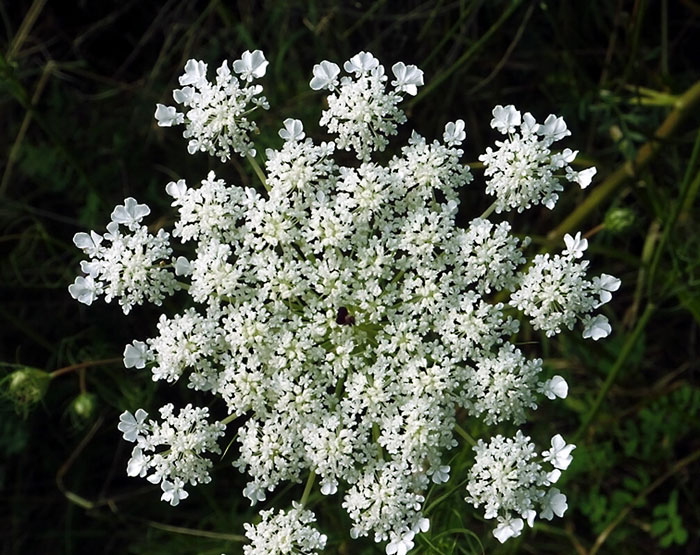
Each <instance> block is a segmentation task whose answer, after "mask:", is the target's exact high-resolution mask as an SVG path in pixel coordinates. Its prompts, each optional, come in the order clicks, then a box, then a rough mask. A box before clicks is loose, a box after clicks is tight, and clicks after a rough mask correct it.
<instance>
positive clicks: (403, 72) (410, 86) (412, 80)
mask: <svg viewBox="0 0 700 555" xmlns="http://www.w3.org/2000/svg"><path fill="white" fill-rule="evenodd" d="M391 71H392V73H393V74H394V76H395V77H396V79H395V80H394V81H392V82H391V84H392V85H393V86H394V87H396V90H397V91H403V92H406V93H408V94H410V95H411V96H415V95H416V94H417V93H418V87H422V86H423V72H422V71H421V70H420V69H418V68H417V67H416V66H414V65H409V66H407V65H406V64H404V63H403V62H396V63H395V64H394V65H393V66H392V67H391Z"/></svg>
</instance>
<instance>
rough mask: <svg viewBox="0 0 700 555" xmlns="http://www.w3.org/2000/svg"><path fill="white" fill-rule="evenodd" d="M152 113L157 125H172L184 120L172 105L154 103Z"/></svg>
mask: <svg viewBox="0 0 700 555" xmlns="http://www.w3.org/2000/svg"><path fill="white" fill-rule="evenodd" d="M154 115H155V117H156V120H157V121H158V126H159V127H172V126H173V125H179V124H181V123H183V122H184V121H185V116H184V115H183V114H181V113H179V112H178V111H177V110H176V109H175V107H174V106H165V105H164V104H156V113H155V114H154Z"/></svg>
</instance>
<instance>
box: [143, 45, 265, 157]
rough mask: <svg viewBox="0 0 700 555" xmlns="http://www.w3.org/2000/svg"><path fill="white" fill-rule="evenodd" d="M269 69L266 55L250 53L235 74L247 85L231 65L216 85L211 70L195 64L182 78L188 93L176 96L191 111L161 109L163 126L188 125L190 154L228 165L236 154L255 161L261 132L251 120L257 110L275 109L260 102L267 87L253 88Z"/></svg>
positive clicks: (220, 72)
mask: <svg viewBox="0 0 700 555" xmlns="http://www.w3.org/2000/svg"><path fill="white" fill-rule="evenodd" d="M267 64H268V62H267V60H265V56H264V55H263V53H262V52H261V51H260V50H255V51H254V52H250V51H246V52H244V53H243V56H241V58H240V59H238V60H236V61H235V62H233V71H234V72H235V73H237V74H239V75H240V76H241V79H242V80H243V81H244V82H245V84H243V83H241V82H240V81H239V80H238V78H237V77H236V76H235V75H233V74H232V73H231V70H230V69H229V66H228V62H226V61H224V62H223V63H222V64H221V66H219V68H218V69H217V70H216V82H215V83H210V82H209V81H208V80H207V64H206V63H204V62H202V61H198V60H189V61H188V62H187V64H186V65H185V73H183V74H182V75H181V76H180V85H182V86H183V87H182V88H181V89H175V90H174V91H173V99H174V100H175V102H177V103H178V104H181V105H182V106H184V107H185V109H186V111H185V112H184V113H183V112H178V111H177V108H175V107H174V106H165V105H163V104H156V113H155V117H156V120H158V125H159V126H161V127H171V126H172V125H180V124H182V123H185V131H184V133H183V136H184V137H185V138H189V139H190V141H189V143H188V145H187V151H188V152H189V153H190V154H194V153H195V152H199V151H201V152H208V153H209V154H211V155H212V156H218V157H219V158H220V159H221V161H222V162H225V161H226V160H228V159H229V158H230V157H231V151H232V150H233V152H236V153H238V154H240V155H241V156H246V155H248V154H249V155H250V156H255V148H254V146H253V143H252V141H251V140H250V135H251V134H252V133H254V132H256V131H257V130H258V127H257V125H256V124H255V122H253V121H251V120H249V119H248V118H247V116H248V115H249V114H250V113H251V112H252V111H254V110H255V109H256V108H262V109H264V110H267V109H268V108H269V105H268V103H267V100H266V99H265V97H264V96H259V95H260V93H261V92H262V90H263V89H262V86H261V85H252V84H250V82H251V81H253V79H259V78H260V77H262V76H263V75H265V71H266V70H267Z"/></svg>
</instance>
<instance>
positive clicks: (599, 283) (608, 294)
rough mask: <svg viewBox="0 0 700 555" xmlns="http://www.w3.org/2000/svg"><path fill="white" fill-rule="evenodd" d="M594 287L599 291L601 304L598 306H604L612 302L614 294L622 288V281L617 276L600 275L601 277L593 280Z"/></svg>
mask: <svg viewBox="0 0 700 555" xmlns="http://www.w3.org/2000/svg"><path fill="white" fill-rule="evenodd" d="M593 285H594V287H598V289H599V291H598V294H599V295H600V303H599V304H598V306H602V305H604V304H605V303H608V302H610V300H611V299H612V293H613V292H615V291H617V290H618V289H619V288H620V285H622V281H621V280H620V279H618V278H616V277H615V276H611V275H608V274H600V277H598V278H596V279H594V280H593Z"/></svg>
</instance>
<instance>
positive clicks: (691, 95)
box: [548, 81, 700, 240]
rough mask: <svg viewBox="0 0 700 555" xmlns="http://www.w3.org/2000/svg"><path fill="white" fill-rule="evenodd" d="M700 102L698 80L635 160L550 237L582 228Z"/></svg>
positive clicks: (607, 179) (626, 163)
mask: <svg viewBox="0 0 700 555" xmlns="http://www.w3.org/2000/svg"><path fill="white" fill-rule="evenodd" d="M699 103H700V81H698V82H697V83H695V84H694V85H693V86H692V87H690V88H689V89H688V90H687V91H685V92H684V93H683V94H682V95H681V96H680V97H679V98H678V100H677V102H676V104H675V107H674V109H673V111H672V112H671V113H670V114H669V115H668V116H667V117H666V119H665V120H664V122H663V123H662V124H661V125H660V126H659V127H658V128H657V129H656V132H655V133H654V138H653V139H652V140H650V141H649V142H647V143H645V144H643V145H642V146H641V147H640V148H639V150H638V151H637V155H636V156H635V158H634V160H628V161H627V162H625V163H624V164H623V165H622V166H620V167H619V168H617V169H616V170H615V171H614V172H613V173H611V174H610V175H608V177H607V178H606V179H605V181H603V183H601V184H599V185H597V186H596V187H595V188H594V189H593V190H592V191H591V194H590V195H588V196H587V197H586V198H585V200H584V201H583V202H582V203H581V204H579V205H578V207H577V208H576V209H575V210H574V211H573V212H572V213H571V214H569V216H568V217H567V218H566V219H565V220H564V221H563V222H562V223H560V224H559V226H557V228H556V229H554V230H552V231H551V232H550V233H549V235H548V238H549V239H552V240H556V239H560V238H561V237H563V236H564V235H565V234H566V233H569V232H570V231H573V230H575V229H577V228H579V227H580V225H581V222H582V221H583V220H585V219H586V218H587V217H588V216H589V215H590V214H591V213H592V212H593V211H594V210H595V209H596V208H597V207H598V206H599V205H600V204H602V203H603V202H604V201H605V200H606V199H607V198H608V197H609V196H611V195H612V194H613V193H615V191H617V190H618V189H619V188H620V187H622V185H624V184H625V183H627V181H629V180H630V179H632V178H633V177H636V176H637V175H639V173H640V171H641V170H642V169H644V168H645V167H646V166H647V165H648V164H649V163H650V162H651V161H652V160H653V159H654V158H655V157H656V155H657V154H658V152H659V151H660V150H661V147H662V146H663V145H664V144H666V143H667V142H668V139H669V138H670V137H671V136H672V135H673V133H674V132H675V131H676V129H677V128H678V127H679V126H680V124H681V123H683V122H684V121H685V119H686V117H687V116H688V114H690V113H692V111H693V109H694V108H695V106H696V105H697V104H699Z"/></svg>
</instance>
